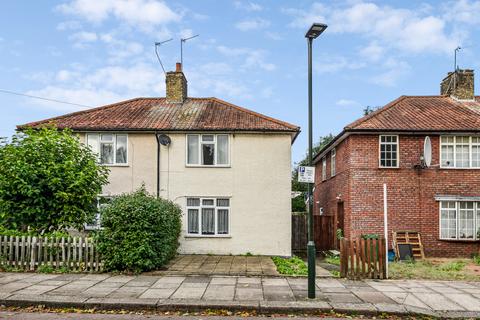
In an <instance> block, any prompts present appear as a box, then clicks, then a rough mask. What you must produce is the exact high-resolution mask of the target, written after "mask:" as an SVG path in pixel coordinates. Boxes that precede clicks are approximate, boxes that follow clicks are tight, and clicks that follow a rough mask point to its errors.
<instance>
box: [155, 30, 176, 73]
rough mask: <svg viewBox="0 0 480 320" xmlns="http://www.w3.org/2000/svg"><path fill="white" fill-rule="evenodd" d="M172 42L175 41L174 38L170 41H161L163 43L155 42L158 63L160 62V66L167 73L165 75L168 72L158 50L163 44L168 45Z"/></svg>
mask: <svg viewBox="0 0 480 320" xmlns="http://www.w3.org/2000/svg"><path fill="white" fill-rule="evenodd" d="M172 40H173V38H170V39H168V40H165V41H161V42H155V54H156V55H157V59H158V62H160V66H161V67H162V70H163V73H165V74H166V73H167V72H166V71H165V68H164V67H163V63H162V59H160V55H159V54H158V48H159V47H160V46H161V45H162V44H164V43H167V42H169V41H172Z"/></svg>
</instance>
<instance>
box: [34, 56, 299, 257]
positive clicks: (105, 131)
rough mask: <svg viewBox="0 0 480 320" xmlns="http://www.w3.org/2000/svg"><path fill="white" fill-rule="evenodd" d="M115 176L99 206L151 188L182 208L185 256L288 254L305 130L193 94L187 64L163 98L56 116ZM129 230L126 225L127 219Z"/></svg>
mask: <svg viewBox="0 0 480 320" xmlns="http://www.w3.org/2000/svg"><path fill="white" fill-rule="evenodd" d="M47 123H54V124H55V125H56V126H57V127H58V128H60V129H61V128H70V129H72V130H73V131H74V132H76V133H78V134H79V136H80V139H81V141H83V142H84V143H86V144H87V145H89V146H90V147H91V148H92V149H93V150H94V151H95V152H96V153H97V154H98V159H99V162H100V163H101V164H102V165H104V166H107V167H108V168H109V169H110V176H109V184H108V185H107V186H105V187H104V189H103V192H102V195H101V196H102V198H101V202H107V199H108V198H111V197H114V196H115V195H119V194H122V193H125V192H131V191H133V190H135V189H137V188H139V187H140V186H141V185H142V184H144V185H145V187H146V188H147V191H148V192H149V193H151V194H155V195H158V196H160V197H162V198H165V199H170V200H172V201H174V202H176V203H178V204H179V205H180V206H181V208H182V211H183V228H182V234H181V237H180V252H182V253H195V254H197V253H198V254H200V253H202V254H206V253H214V254H244V253H247V252H250V253H253V254H261V255H284V256H289V255H290V254H291V248H290V247H291V244H290V241H291V202H290V191H291V187H290V179H291V145H292V143H293V141H294V140H295V138H296V136H297V135H298V133H299V131H300V130H299V127H297V126H295V125H292V124H289V123H286V122H283V121H280V120H276V119H273V118H270V117H267V116H265V115H262V114H259V113H256V112H253V111H250V110H247V109H244V108H241V107H238V106H235V105H233V104H231V103H228V102H225V101H223V100H220V99H217V98H192V97H188V96H187V80H186V78H185V75H184V73H183V72H182V68H181V65H180V64H177V68H176V71H174V72H168V73H167V75H166V97H165V98H136V99H132V100H128V101H123V102H119V103H115V104H111V105H107V106H103V107H99V108H94V109H89V110H85V111H80V112H76V113H71V114H67V115H64V116H59V117H56V118H52V119H47V120H43V121H39V122H34V123H29V124H27V126H34V127H35V126H41V125H45V124H47ZM126 223H128V221H126Z"/></svg>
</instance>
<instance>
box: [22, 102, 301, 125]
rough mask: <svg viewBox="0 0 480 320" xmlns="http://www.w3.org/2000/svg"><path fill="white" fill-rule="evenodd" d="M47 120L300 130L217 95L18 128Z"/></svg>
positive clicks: (113, 108) (111, 108)
mask: <svg viewBox="0 0 480 320" xmlns="http://www.w3.org/2000/svg"><path fill="white" fill-rule="evenodd" d="M47 123H54V124H55V125H56V126H57V127H58V128H70V129H72V130H77V131H90V130H131V131H136V130H138V131H140V130H141V131H145V130H170V131H189V130H229V131H230V130H231V131H283V132H292V133H298V132H299V131H300V128H299V127H297V126H295V125H292V124H289V123H287V122H283V121H280V120H276V119H273V118H270V117H267V116H265V115H262V114H260V113H256V112H253V111H250V110H247V109H244V108H241V107H238V106H236V105H233V104H230V103H228V102H225V101H223V100H220V99H217V98H188V99H187V100H186V101H185V102H184V103H183V104H180V103H168V102H167V101H166V99H165V98H136V99H132V100H127V101H122V102H118V103H115V104H111V105H107V106H103V107H98V108H93V109H89V110H85V111H79V112H74V113H70V114H66V115H63V116H59V117H55V118H51V119H46V120H42V121H37V122H31V123H27V124H25V125H21V126H18V127H19V128H22V127H27V126H29V127H36V126H40V125H44V124H47Z"/></svg>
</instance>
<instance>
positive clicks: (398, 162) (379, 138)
mask: <svg viewBox="0 0 480 320" xmlns="http://www.w3.org/2000/svg"><path fill="white" fill-rule="evenodd" d="M382 137H396V139H397V142H396V143H392V142H382ZM382 144H389V145H396V146H397V159H396V160H397V165H396V166H383V165H382ZM378 167H379V168H382V169H395V168H400V136H399V135H397V134H381V135H379V136H378Z"/></svg>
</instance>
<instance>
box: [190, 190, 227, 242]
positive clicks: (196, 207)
mask: <svg viewBox="0 0 480 320" xmlns="http://www.w3.org/2000/svg"><path fill="white" fill-rule="evenodd" d="M229 234H230V199H229V198H197V197H188V198H187V235H189V236H228V235H229Z"/></svg>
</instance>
